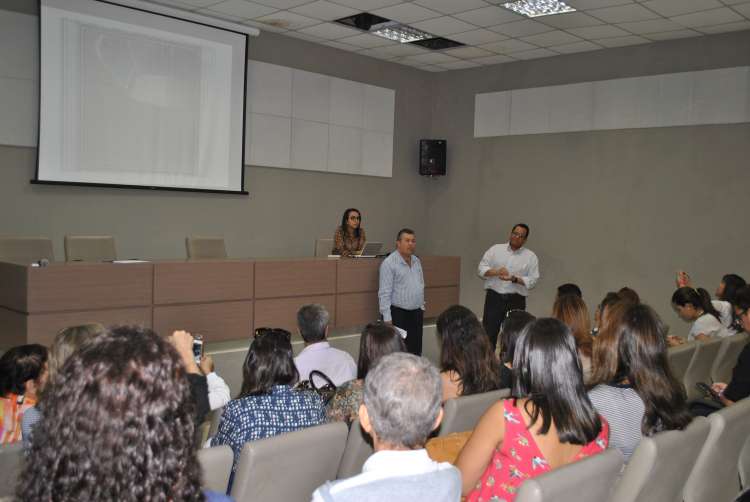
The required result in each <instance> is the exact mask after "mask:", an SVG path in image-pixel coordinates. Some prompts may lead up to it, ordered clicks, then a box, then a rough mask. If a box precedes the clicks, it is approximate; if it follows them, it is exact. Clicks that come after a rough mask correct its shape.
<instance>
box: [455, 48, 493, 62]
mask: <svg viewBox="0 0 750 502" xmlns="http://www.w3.org/2000/svg"><path fill="white" fill-rule="evenodd" d="M443 53H444V54H448V55H449V56H453V57H457V58H461V59H474V58H481V57H487V56H494V55H495V53H493V52H490V51H488V50H486V49H482V48H480V47H458V48H456V49H448V50H446V51H443Z"/></svg>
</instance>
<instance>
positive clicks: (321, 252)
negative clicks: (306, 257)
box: [315, 239, 333, 258]
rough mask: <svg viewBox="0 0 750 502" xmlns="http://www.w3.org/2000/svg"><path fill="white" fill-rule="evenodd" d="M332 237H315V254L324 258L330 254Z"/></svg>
mask: <svg viewBox="0 0 750 502" xmlns="http://www.w3.org/2000/svg"><path fill="white" fill-rule="evenodd" d="M332 249H333V239H315V256H316V257H322V258H325V257H326V256H328V255H329V254H331V250H332Z"/></svg>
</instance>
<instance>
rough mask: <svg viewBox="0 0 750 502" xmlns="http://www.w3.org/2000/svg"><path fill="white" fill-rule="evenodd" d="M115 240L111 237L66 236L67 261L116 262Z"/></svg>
mask: <svg viewBox="0 0 750 502" xmlns="http://www.w3.org/2000/svg"><path fill="white" fill-rule="evenodd" d="M116 259H117V251H115V238H114V237H112V236H111V235H66V236H65V261H107V260H116Z"/></svg>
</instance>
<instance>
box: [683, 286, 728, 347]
mask: <svg viewBox="0 0 750 502" xmlns="http://www.w3.org/2000/svg"><path fill="white" fill-rule="evenodd" d="M672 307H673V308H674V309H675V310H676V311H677V315H678V316H680V319H682V320H683V321H686V322H692V323H693V324H692V325H691V326H690V333H688V337H687V339H688V341H693V340H708V339H710V338H713V337H715V336H718V337H725V336H728V335H729V334H730V333H729V332H728V331H727V330H726V329H725V328H724V326H723V325H722V324H721V314H720V313H719V311H718V310H716V308H715V307H714V306H713V304H712V303H711V297H710V296H709V294H708V291H706V290H705V289H703V288H698V289H695V288H691V287H688V286H686V287H682V288H678V289H677V291H675V292H674V294H673V295H672ZM669 340H670V344H675V343H680V341H679V340H676V337H670V338H669Z"/></svg>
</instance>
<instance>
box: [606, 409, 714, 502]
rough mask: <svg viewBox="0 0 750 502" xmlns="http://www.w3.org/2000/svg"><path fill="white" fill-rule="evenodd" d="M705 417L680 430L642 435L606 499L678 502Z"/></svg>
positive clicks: (697, 449)
mask: <svg viewBox="0 0 750 502" xmlns="http://www.w3.org/2000/svg"><path fill="white" fill-rule="evenodd" d="M708 430H709V426H708V420H706V419H705V418H703V417H698V418H695V419H693V421H692V422H691V424H690V425H689V426H687V427H686V428H685V430H684V431H667V432H662V433H659V434H655V435H654V436H653V437H644V438H642V439H641V442H640V443H638V447H637V448H636V449H635V451H634V452H633V455H632V456H631V457H630V461H629V462H628V466H627V467H626V468H625V472H624V473H623V475H622V477H621V478H620V481H619V482H618V483H617V485H615V489H614V493H613V495H612V498H611V499H610V502H645V501H654V502H656V501H658V502H682V493H683V487H684V486H685V481H686V480H687V478H688V476H690V471H691V470H692V469H693V466H694V465H695V461H696V460H697V458H698V454H699V453H700V451H701V449H702V448H703V445H704V444H705V442H706V437H708Z"/></svg>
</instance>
